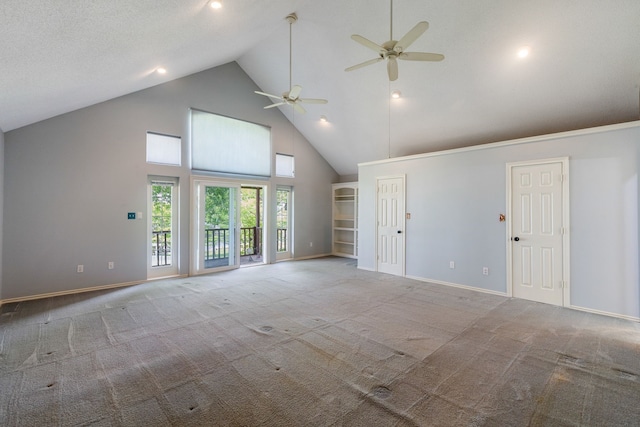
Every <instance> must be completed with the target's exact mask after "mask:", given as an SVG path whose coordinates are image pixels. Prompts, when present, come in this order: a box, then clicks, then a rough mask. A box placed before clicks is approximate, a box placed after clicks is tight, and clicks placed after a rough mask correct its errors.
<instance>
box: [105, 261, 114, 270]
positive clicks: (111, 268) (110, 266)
mask: <svg viewBox="0 0 640 427" xmlns="http://www.w3.org/2000/svg"><path fill="white" fill-rule="evenodd" d="M107 268H108V269H109V270H113V269H114V268H116V263H115V262H113V261H109V264H108V266H107Z"/></svg>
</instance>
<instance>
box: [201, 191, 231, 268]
mask: <svg viewBox="0 0 640 427" xmlns="http://www.w3.org/2000/svg"><path fill="white" fill-rule="evenodd" d="M192 185H193V201H192V203H193V206H192V216H193V224H192V260H191V263H192V265H191V274H201V273H208V272H212V271H217V270H227V269H230V268H238V267H239V266H240V215H239V209H238V206H239V205H240V202H239V201H240V186H239V185H236V184H231V183H227V182H215V181H207V180H194V181H193V184H192Z"/></svg>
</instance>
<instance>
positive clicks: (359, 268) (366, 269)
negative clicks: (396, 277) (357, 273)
mask: <svg viewBox="0 0 640 427" xmlns="http://www.w3.org/2000/svg"><path fill="white" fill-rule="evenodd" d="M358 270H364V271H372V272H374V273H375V272H376V270H375V268H369V267H361V266H360V265H358ZM380 274H382V273H380Z"/></svg>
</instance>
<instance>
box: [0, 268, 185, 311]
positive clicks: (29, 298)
mask: <svg viewBox="0 0 640 427" xmlns="http://www.w3.org/2000/svg"><path fill="white" fill-rule="evenodd" d="M185 277H188V275H186V274H181V275H176V276H166V277H157V278H153V279H145V280H137V281H135V282H123V283H113V284H110V285H100V286H92V287H89V288H80V289H70V290H68V291H59V292H49V293H46V294H37V295H28V296H24V297H17V298H7V299H0V307H2V306H3V305H4V304H11V303H16V302H23V301H32V300H36V299H43V298H51V297H59V296H63V295H74V294H82V293H85V292H95V291H104V290H108V289H117V288H125V287H127V286H134V285H140V284H142V283H149V282H156V281H158V280H164V279H180V278H185Z"/></svg>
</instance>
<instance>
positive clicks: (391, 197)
mask: <svg viewBox="0 0 640 427" xmlns="http://www.w3.org/2000/svg"><path fill="white" fill-rule="evenodd" d="M377 192H378V195H377V200H376V213H377V241H378V244H377V248H376V249H377V255H376V256H377V270H378V271H379V272H381V273H389V274H394V275H396V276H404V247H405V238H404V229H405V227H404V225H405V222H404V215H405V196H404V194H405V193H404V177H403V176H402V177H391V178H378V180H377Z"/></svg>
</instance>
